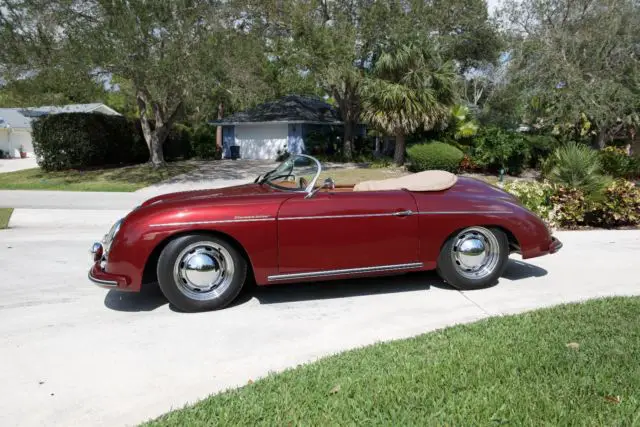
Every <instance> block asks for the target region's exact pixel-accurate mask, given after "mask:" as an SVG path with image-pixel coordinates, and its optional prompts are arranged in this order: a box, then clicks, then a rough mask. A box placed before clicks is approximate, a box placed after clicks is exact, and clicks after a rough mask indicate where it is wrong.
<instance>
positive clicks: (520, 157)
mask: <svg viewBox="0 0 640 427" xmlns="http://www.w3.org/2000/svg"><path fill="white" fill-rule="evenodd" d="M471 154H472V158H473V161H474V162H475V163H476V164H477V165H478V166H480V167H481V168H482V169H485V170H488V171H491V172H497V171H499V170H500V169H504V170H505V172H507V173H509V174H511V175H519V174H520V173H521V172H522V170H523V169H524V168H525V167H526V166H527V164H528V162H529V159H530V157H531V155H530V152H529V146H528V145H527V143H526V142H525V138H524V135H522V134H521V133H518V132H511V131H507V130H504V129H501V128H498V127H486V128H482V129H481V130H480V131H479V132H478V134H477V135H476V137H475V138H474V143H473V147H472V149H471Z"/></svg>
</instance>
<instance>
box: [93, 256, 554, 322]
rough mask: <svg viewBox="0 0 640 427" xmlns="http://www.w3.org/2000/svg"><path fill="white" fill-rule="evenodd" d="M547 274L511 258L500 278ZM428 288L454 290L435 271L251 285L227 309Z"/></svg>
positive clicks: (141, 304) (136, 306)
mask: <svg viewBox="0 0 640 427" xmlns="http://www.w3.org/2000/svg"><path fill="white" fill-rule="evenodd" d="M546 274H547V271H546V270H545V269H543V268H540V267H538V266H535V265H532V264H529V263H527V262H524V261H518V260H513V259H510V260H509V263H508V265H507V268H506V270H505V272H504V274H503V275H502V277H503V278H505V279H508V280H513V281H516V280H522V279H526V278H529V277H542V276H545V275H546ZM498 285H499V284H498ZM431 287H434V288H439V289H445V290H451V291H456V289H455V288H453V287H451V286H449V285H448V284H446V283H445V282H444V281H443V280H442V279H440V277H439V276H438V275H437V274H436V272H435V271H426V272H416V273H407V274H404V275H396V276H380V277H373V278H362V279H351V280H336V281H325V282H309V283H289V284H281V285H271V286H256V285H251V286H248V287H247V288H246V289H244V290H243V291H242V292H241V293H240V295H239V296H238V298H237V299H236V300H235V301H234V302H233V303H232V304H231V305H230V306H229V307H235V306H239V305H242V304H245V303H247V302H249V301H250V300H252V299H253V298H255V299H257V300H258V302H259V303H260V304H281V303H291V302H298V301H313V300H327V299H338V298H349V297H357V296H366V295H377V294H393V293H398V292H412V291H428V290H429V289H430V288H431ZM167 303H168V302H167V300H166V299H165V297H164V296H163V295H162V293H161V292H160V290H159V289H158V288H154V289H148V290H146V291H145V292H142V293H130V292H118V291H114V290H111V291H109V292H108V293H107V295H106V297H105V299H104V305H105V306H106V307H108V308H110V309H112V310H116V311H128V312H136V311H138V312H141V311H153V310H155V309H157V308H159V307H162V306H164V305H165V304H167ZM170 308H171V310H173V311H179V310H178V309H176V308H175V307H173V306H171V307H170Z"/></svg>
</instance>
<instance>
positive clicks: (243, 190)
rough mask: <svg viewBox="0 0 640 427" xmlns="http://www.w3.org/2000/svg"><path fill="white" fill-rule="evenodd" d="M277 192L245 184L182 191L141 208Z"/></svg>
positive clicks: (162, 196) (267, 187)
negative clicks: (169, 203) (168, 203)
mask: <svg viewBox="0 0 640 427" xmlns="http://www.w3.org/2000/svg"><path fill="white" fill-rule="evenodd" d="M275 191H277V190H275V189H274V188H272V187H270V186H268V185H260V184H253V183H251V184H243V185H235V186H233V187H224V188H215V189H209V190H194V191H181V192H176V193H167V194H162V195H160V196H156V197H152V198H151V199H148V200H146V201H145V202H144V203H142V204H141V205H140V206H141V207H145V206H150V205H157V204H161V203H167V202H172V203H173V202H191V201H193V202H195V201H199V200H203V199H207V200H211V199H212V198H218V197H219V198H225V197H238V196H254V195H261V194H269V193H273V192H275Z"/></svg>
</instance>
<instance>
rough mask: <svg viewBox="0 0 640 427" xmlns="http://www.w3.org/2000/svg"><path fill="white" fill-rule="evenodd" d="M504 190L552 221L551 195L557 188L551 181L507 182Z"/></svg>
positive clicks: (537, 213)
mask: <svg viewBox="0 0 640 427" xmlns="http://www.w3.org/2000/svg"><path fill="white" fill-rule="evenodd" d="M504 190H505V191H507V192H509V193H511V194H513V195H514V196H516V197H517V198H518V200H520V203H522V204H523V205H524V206H525V207H526V208H527V209H529V210H530V211H532V212H534V213H535V214H536V215H538V216H539V217H540V218H542V219H543V220H545V221H547V222H550V220H551V213H552V205H551V196H553V194H554V191H555V188H554V186H553V185H551V184H550V183H549V182H537V181H533V182H529V181H513V182H509V183H507V184H505V186H504Z"/></svg>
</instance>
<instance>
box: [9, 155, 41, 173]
mask: <svg viewBox="0 0 640 427" xmlns="http://www.w3.org/2000/svg"><path fill="white" fill-rule="evenodd" d="M37 167H38V162H37V161H36V158H35V157H27V158H26V159H0V173H4V172H15V171H20V170H24V169H33V168H37Z"/></svg>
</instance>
